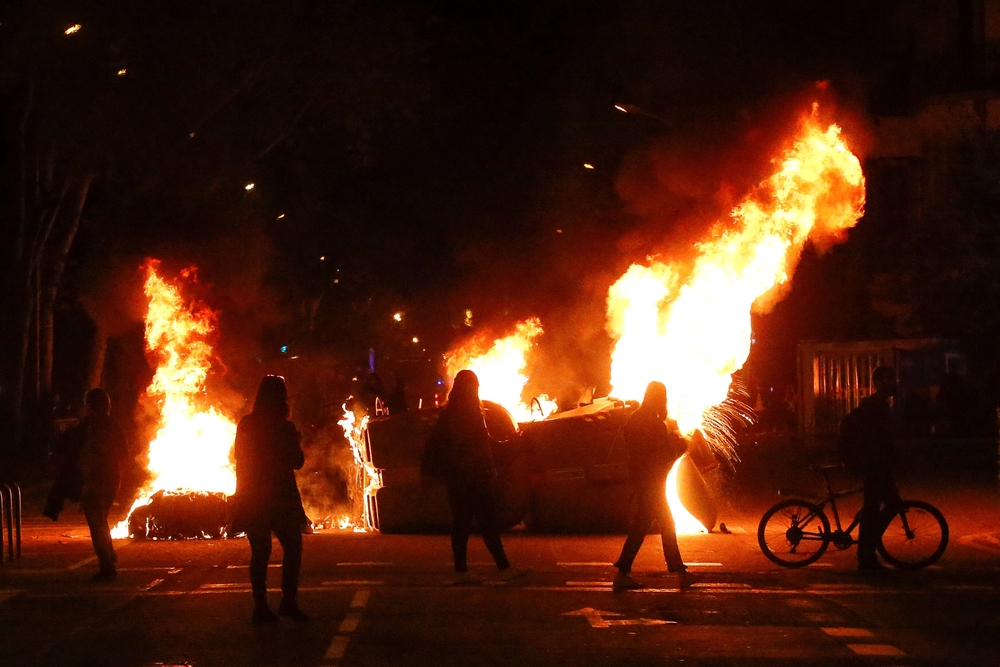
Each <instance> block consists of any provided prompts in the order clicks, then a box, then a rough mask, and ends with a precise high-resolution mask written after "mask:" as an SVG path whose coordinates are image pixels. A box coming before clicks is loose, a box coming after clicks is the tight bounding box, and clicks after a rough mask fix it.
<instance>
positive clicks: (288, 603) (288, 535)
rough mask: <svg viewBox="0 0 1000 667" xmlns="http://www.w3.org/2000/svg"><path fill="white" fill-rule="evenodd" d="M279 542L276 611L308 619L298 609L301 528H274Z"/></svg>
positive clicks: (300, 619)
mask: <svg viewBox="0 0 1000 667" xmlns="http://www.w3.org/2000/svg"><path fill="white" fill-rule="evenodd" d="M274 534H275V535H276V536H277V538H278V543H279V544H281V551H282V557H281V604H280V605H279V606H278V613H279V614H280V615H282V616H290V617H292V618H293V619H295V620H297V621H306V620H309V617H308V616H306V615H305V614H304V613H302V611H301V610H300V609H299V603H298V593H299V573H300V572H301V570H302V530H301V529H300V528H299V527H298V526H294V525H291V526H282V527H280V528H275V531H274Z"/></svg>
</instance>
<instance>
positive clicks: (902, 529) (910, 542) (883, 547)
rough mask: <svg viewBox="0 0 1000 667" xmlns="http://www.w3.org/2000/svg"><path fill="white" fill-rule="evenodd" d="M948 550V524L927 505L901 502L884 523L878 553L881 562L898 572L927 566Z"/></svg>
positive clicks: (906, 501)
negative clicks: (885, 523) (897, 569)
mask: <svg viewBox="0 0 1000 667" xmlns="http://www.w3.org/2000/svg"><path fill="white" fill-rule="evenodd" d="M947 547H948V522H947V521H945V519H944V515H943V514H941V512H940V511H939V510H938V508H936V507H934V506H933V505H931V504H930V503H925V502H923V501H921V500H904V501H902V502H901V503H900V504H899V506H898V507H896V508H894V512H893V514H892V516H891V517H889V520H888V522H887V525H886V528H885V532H884V533H882V541H881V542H879V544H878V552H879V554H880V555H881V556H882V558H883V559H884V560H885V562H887V563H889V564H890V565H893V566H894V567H897V568H900V569H902V570H916V569H918V568H921V567H927V566H928V565H930V564H931V563H934V562H936V561H937V559H939V558H941V555H942V554H943V553H944V550H945V549H946V548H947Z"/></svg>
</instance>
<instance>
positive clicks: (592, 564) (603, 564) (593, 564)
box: [556, 561, 612, 567]
mask: <svg viewBox="0 0 1000 667" xmlns="http://www.w3.org/2000/svg"><path fill="white" fill-rule="evenodd" d="M556 565H558V566H559V567H612V564H611V563H607V562H605V561H600V562H595V561H591V562H588V563H556Z"/></svg>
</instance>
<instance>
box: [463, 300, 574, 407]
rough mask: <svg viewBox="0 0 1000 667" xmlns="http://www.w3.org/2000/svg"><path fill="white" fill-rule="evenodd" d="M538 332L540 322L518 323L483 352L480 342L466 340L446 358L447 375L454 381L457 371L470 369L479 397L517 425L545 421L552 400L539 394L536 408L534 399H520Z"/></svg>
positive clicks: (540, 330)
mask: <svg viewBox="0 0 1000 667" xmlns="http://www.w3.org/2000/svg"><path fill="white" fill-rule="evenodd" d="M541 333H542V325H541V323H540V322H539V321H538V319H537V318H531V319H529V320H525V321H524V322H520V323H519V324H518V325H517V327H516V330H515V332H514V333H512V334H511V335H509V336H507V337H505V338H498V339H496V340H494V341H493V346H492V347H491V348H489V349H485V345H483V344H482V341H481V340H472V341H469V342H468V343H466V344H464V345H462V346H461V347H459V348H458V349H456V350H453V351H451V352H449V353H448V354H447V355H445V356H446V358H447V361H446V364H445V370H446V373H447V374H448V377H450V378H453V377H455V375H457V374H458V372H459V371H461V370H465V369H469V370H471V371H472V372H474V373H475V374H476V375H477V376H478V377H479V398H481V399H482V400H484V401H493V402H494V403H499V404H500V405H502V406H503V407H505V408H506V409H507V410H508V411H509V412H510V413H511V415H513V417H514V419H516V420H517V421H519V422H528V421H536V420H539V419H544V418H545V417H547V416H548V415H549V414H551V413H552V412H554V411H555V408H556V404H555V401H552V400H549V398H548V396H545V395H542V396H539V397H537V402H538V405H537V406H535V401H536V399H531V405H526V404H525V403H524V400H523V399H522V397H521V394H522V393H523V392H524V385H526V384H527V383H528V378H527V377H526V376H525V375H524V369H525V368H526V366H527V361H526V357H527V354H528V350H529V349H531V346H532V344H533V343H534V339H535V338H536V337H538V336H540V335H541Z"/></svg>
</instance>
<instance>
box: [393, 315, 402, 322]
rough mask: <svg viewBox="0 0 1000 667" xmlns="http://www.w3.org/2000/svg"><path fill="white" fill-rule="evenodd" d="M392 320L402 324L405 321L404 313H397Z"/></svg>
mask: <svg viewBox="0 0 1000 667" xmlns="http://www.w3.org/2000/svg"><path fill="white" fill-rule="evenodd" d="M392 319H394V320H396V321H397V322H402V321H403V313H396V314H394V315H393V316H392Z"/></svg>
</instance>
